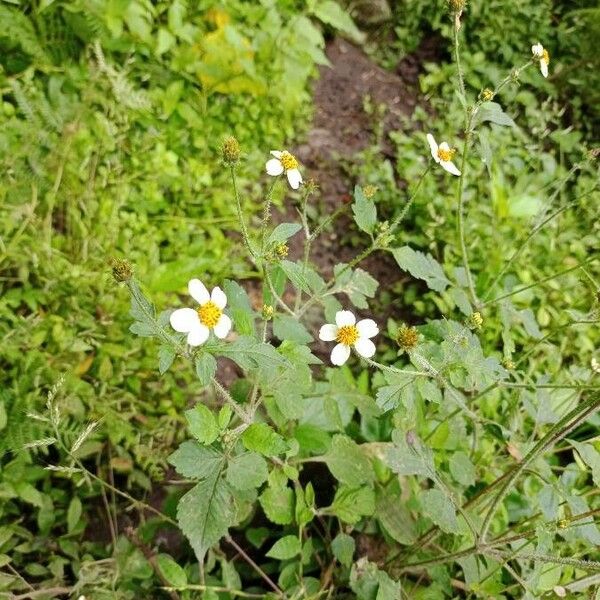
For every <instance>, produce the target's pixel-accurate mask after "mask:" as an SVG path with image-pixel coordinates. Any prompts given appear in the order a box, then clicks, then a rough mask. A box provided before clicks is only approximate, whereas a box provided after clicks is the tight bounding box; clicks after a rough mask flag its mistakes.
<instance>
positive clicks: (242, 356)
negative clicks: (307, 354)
mask: <svg viewBox="0 0 600 600" xmlns="http://www.w3.org/2000/svg"><path fill="white" fill-rule="evenodd" d="M219 354H220V355H222V356H226V357H228V358H230V359H231V360H233V361H235V362H236V363H237V364H238V365H239V366H240V367H241V368H242V369H244V370H245V371H249V370H252V369H262V370H263V371H264V372H265V373H271V374H274V373H276V371H277V369H279V368H281V367H286V366H289V362H288V361H287V360H286V359H285V358H284V357H283V356H281V354H279V352H277V350H275V348H273V346H271V345H270V344H264V343H262V342H258V341H257V340H255V339H254V338H251V337H248V336H241V337H239V338H238V339H237V340H235V341H233V342H230V343H227V344H223V345H222V346H220V347H219Z"/></svg>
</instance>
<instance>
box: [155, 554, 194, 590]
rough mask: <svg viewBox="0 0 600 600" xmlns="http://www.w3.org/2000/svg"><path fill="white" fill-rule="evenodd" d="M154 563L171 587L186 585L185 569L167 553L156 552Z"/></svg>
mask: <svg viewBox="0 0 600 600" xmlns="http://www.w3.org/2000/svg"><path fill="white" fill-rule="evenodd" d="M156 564H157V566H158V570H159V571H160V573H161V575H162V576H163V577H164V578H165V580H166V582H167V583H168V584H169V585H172V586H173V587H184V586H186V585H187V582H188V580H187V575H186V574H185V571H184V570H183V569H182V568H181V567H180V566H179V565H178V564H177V563H176V562H175V561H174V560H173V559H172V558H171V557H170V556H169V555H168V554H157V555H156Z"/></svg>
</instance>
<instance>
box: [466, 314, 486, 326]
mask: <svg viewBox="0 0 600 600" xmlns="http://www.w3.org/2000/svg"><path fill="white" fill-rule="evenodd" d="M482 325H483V317H482V316H481V313H480V312H474V313H471V315H470V316H469V318H468V319H467V327H468V328H469V329H481V326H482Z"/></svg>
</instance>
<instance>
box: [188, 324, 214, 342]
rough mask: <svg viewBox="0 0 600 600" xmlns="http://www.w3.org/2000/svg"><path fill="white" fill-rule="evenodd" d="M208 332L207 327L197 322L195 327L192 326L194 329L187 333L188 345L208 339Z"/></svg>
mask: <svg viewBox="0 0 600 600" xmlns="http://www.w3.org/2000/svg"><path fill="white" fill-rule="evenodd" d="M209 333H210V331H209V330H208V327H207V326H206V325H202V323H199V324H198V326H197V327H194V329H192V331H190V332H189V333H188V337H187V343H188V344H189V345H190V346H200V345H201V344H204V342H205V341H206V340H207V339H208V335H209Z"/></svg>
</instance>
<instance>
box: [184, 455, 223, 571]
mask: <svg viewBox="0 0 600 600" xmlns="http://www.w3.org/2000/svg"><path fill="white" fill-rule="evenodd" d="M221 473H222V466H220V467H217V468H216V469H214V470H213V471H212V472H211V473H210V474H209V475H208V476H207V477H206V479H204V480H202V481H201V482H200V483H198V484H197V485H196V486H195V487H193V488H192V489H191V490H190V491H189V492H187V493H186V494H185V495H184V496H182V498H181V500H180V501H179V504H178V506H177V520H178V522H179V526H180V528H181V530H182V531H183V533H184V534H185V536H186V537H187V538H188V539H189V541H190V543H191V545H192V548H193V549H194V552H195V553H196V557H197V558H198V560H199V561H200V562H202V561H203V560H204V556H205V555H206V552H207V551H208V549H209V548H210V547H211V546H213V545H214V544H216V543H217V542H218V541H219V540H220V539H221V538H222V537H223V536H224V535H225V534H226V533H227V530H228V528H229V527H230V526H231V525H232V524H233V522H234V518H235V510H234V505H233V498H232V497H231V493H230V491H229V487H228V485H227V484H226V483H225V481H224V480H223V478H222V477H221Z"/></svg>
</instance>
